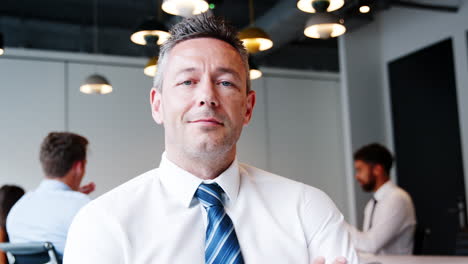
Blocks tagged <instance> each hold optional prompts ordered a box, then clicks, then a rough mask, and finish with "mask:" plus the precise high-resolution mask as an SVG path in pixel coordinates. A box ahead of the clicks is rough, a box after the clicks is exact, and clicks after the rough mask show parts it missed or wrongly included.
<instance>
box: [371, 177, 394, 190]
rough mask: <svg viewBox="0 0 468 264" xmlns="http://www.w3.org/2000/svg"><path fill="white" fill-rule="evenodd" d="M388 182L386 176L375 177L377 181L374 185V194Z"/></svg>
mask: <svg viewBox="0 0 468 264" xmlns="http://www.w3.org/2000/svg"><path fill="white" fill-rule="evenodd" d="M389 180H390V178H389V177H388V176H382V177H377V181H376V183H375V188H374V192H376V191H378V190H379V189H380V187H382V186H383V185H384V184H385V183H387V182H388V181H389Z"/></svg>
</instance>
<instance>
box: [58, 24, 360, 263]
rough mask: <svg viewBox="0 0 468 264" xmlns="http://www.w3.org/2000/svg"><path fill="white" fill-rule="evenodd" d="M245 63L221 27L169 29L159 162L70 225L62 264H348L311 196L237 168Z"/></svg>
mask: <svg viewBox="0 0 468 264" xmlns="http://www.w3.org/2000/svg"><path fill="white" fill-rule="evenodd" d="M247 56H248V55H247V53H246V50H245V48H244V47H243V45H242V42H241V41H240V40H239V39H238V38H237V32H236V31H235V30H234V29H233V28H232V27H231V26H230V25H228V24H226V22H225V21H224V20H222V19H221V18H216V17H209V16H208V15H199V16H195V17H192V18H189V19H186V20H184V21H182V22H181V23H179V24H177V25H175V26H174V27H173V28H172V29H171V38H170V39H169V40H167V41H166V42H165V43H164V44H163V45H162V46H161V50H160V55H159V65H158V69H157V74H156V77H155V81H154V88H153V89H152V90H151V93H150V100H151V109H152V115H153V119H154V120H155V121H156V123H158V124H162V125H164V130H165V147H166V151H165V153H164V154H163V155H162V160H161V163H160V165H159V167H158V168H156V169H154V170H151V171H149V172H147V173H144V174H143V175H140V176H138V177H137V178H135V179H133V180H131V181H129V182H127V183H125V184H123V185H121V186H119V187H117V188H116V189H114V190H112V191H110V192H108V193H107V194H104V195H103V196H101V197H99V198H98V199H96V200H95V201H93V202H91V203H90V204H89V205H88V206H86V207H85V208H84V209H83V210H82V211H81V212H80V213H79V214H78V215H77V217H76V218H75V220H74V223H73V224H72V227H71V229H70V233H69V240H68V241H67V245H66V249H65V263H66V264H74V263H87V264H93V263H125V264H130V263H195V264H201V263H216V264H221V263H229V264H231V263H236V264H238V263H282V264H284V263H304V264H305V263H307V264H311V263H316V264H319V263H325V261H326V262H327V263H332V261H333V263H335V264H342V263H346V260H347V261H348V263H357V262H358V260H357V256H356V252H355V250H354V248H353V246H352V244H351V241H350V238H349V234H348V232H347V230H346V226H345V224H344V221H343V216H342V215H341V213H340V212H339V211H338V210H337V208H336V207H335V205H334V204H333V202H332V201H331V200H330V199H329V198H328V197H327V196H326V195H325V194H324V193H323V192H321V191H319V190H318V189H315V188H313V187H310V186H306V185H304V184H301V183H298V182H294V181H292V180H288V179H286V178H283V177H280V176H277V175H273V174H271V173H268V172H266V171H262V170H260V169H257V168H254V167H251V166H249V165H245V164H242V163H240V162H238V160H237V158H236V143H237V141H238V139H239V137H240V134H241V131H242V128H243V126H244V125H247V124H248V123H249V121H250V119H251V117H252V112H253V108H254V105H255V99H256V95H255V92H254V91H252V90H250V80H249V77H248V76H249V67H248V62H247V59H248V57H247Z"/></svg>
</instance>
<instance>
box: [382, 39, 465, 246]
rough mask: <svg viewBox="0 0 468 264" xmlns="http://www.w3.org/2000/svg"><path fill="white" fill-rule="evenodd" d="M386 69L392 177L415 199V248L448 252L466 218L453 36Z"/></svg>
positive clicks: (391, 64)
mask: <svg viewBox="0 0 468 264" xmlns="http://www.w3.org/2000/svg"><path fill="white" fill-rule="evenodd" d="M388 68H389V80H390V90H391V101H392V103H391V105H392V114H393V129H394V142H395V153H396V162H397V179H398V184H399V185H400V186H401V187H402V188H403V189H405V190H407V191H408V192H409V194H410V195H411V196H412V198H413V201H414V203H415V207H416V214H417V221H418V233H419V236H418V241H416V242H418V243H419V245H417V246H422V248H420V249H421V251H420V252H419V253H421V254H437V255H452V254H454V252H455V242H456V234H457V232H458V231H459V229H460V225H463V224H465V223H466V210H464V209H463V210H460V209H459V208H461V207H465V201H466V200H465V189H464V188H465V184H464V174H463V164H462V152H461V145H460V143H461V142H460V127H459V119H458V109H457V93H456V87H455V74H454V63H453V51H452V40H451V39H449V40H445V41H442V42H440V43H437V44H435V45H432V46H430V47H427V48H424V49H422V50H419V51H417V52H415V53H412V54H410V55H408V56H405V57H403V58H399V59H397V60H395V61H392V62H391V63H389V67H388ZM461 222H462V223H461ZM423 231H424V232H423ZM422 239H423V240H422Z"/></svg>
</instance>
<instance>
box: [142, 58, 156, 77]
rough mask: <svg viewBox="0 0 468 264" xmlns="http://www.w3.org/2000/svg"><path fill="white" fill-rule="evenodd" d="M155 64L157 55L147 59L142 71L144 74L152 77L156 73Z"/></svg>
mask: <svg viewBox="0 0 468 264" xmlns="http://www.w3.org/2000/svg"><path fill="white" fill-rule="evenodd" d="M157 65H158V57H153V58H151V59H149V61H148V63H147V64H146V66H145V69H144V70H143V72H144V73H145V75H147V76H149V77H154V76H155V75H156V69H157Z"/></svg>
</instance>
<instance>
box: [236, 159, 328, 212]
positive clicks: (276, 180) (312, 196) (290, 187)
mask: <svg viewBox="0 0 468 264" xmlns="http://www.w3.org/2000/svg"><path fill="white" fill-rule="evenodd" d="M239 165H240V168H241V175H244V177H246V178H247V179H249V180H250V181H251V182H253V183H254V184H255V185H257V187H259V188H261V189H265V190H266V191H268V192H272V190H278V191H281V193H283V194H285V195H291V197H292V196H299V198H301V199H303V200H304V202H306V203H307V202H310V201H312V202H313V201H325V200H326V201H327V202H328V201H331V199H330V198H329V197H328V195H327V194H325V193H324V192H323V191H322V190H320V189H318V188H316V187H313V186H310V185H307V184H305V183H302V182H299V181H295V180H293V179H290V178H287V177H284V176H281V175H278V174H275V173H271V172H268V171H265V170H262V169H259V168H256V167H254V166H251V165H248V164H245V163H240V164H239Z"/></svg>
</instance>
